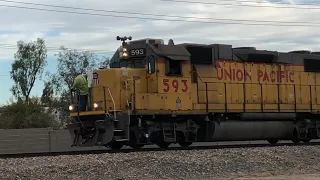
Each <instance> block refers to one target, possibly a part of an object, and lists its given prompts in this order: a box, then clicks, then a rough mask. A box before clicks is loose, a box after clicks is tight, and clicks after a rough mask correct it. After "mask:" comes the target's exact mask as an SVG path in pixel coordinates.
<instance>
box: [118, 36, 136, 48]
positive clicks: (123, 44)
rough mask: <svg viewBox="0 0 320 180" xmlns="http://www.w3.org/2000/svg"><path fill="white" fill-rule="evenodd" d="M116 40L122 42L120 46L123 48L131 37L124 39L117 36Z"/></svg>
mask: <svg viewBox="0 0 320 180" xmlns="http://www.w3.org/2000/svg"><path fill="white" fill-rule="evenodd" d="M117 40H118V41H122V46H125V45H126V44H127V42H126V40H129V41H131V40H132V37H131V36H129V37H127V36H124V37H120V36H117Z"/></svg>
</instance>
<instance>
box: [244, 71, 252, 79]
mask: <svg viewBox="0 0 320 180" xmlns="http://www.w3.org/2000/svg"><path fill="white" fill-rule="evenodd" d="M248 78H249V79H250V80H251V75H250V74H249V73H248V71H247V70H244V79H245V80H248Z"/></svg>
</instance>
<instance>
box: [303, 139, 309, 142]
mask: <svg viewBox="0 0 320 180" xmlns="http://www.w3.org/2000/svg"><path fill="white" fill-rule="evenodd" d="M310 141H311V139H304V140H302V142H304V143H308V142H310Z"/></svg>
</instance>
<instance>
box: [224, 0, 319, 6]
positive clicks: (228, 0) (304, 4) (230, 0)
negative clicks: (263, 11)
mask: <svg viewBox="0 0 320 180" xmlns="http://www.w3.org/2000/svg"><path fill="white" fill-rule="evenodd" d="M223 1H224V2H236V3H237V2H241V3H257V4H280V5H289V6H309V7H310V6H318V7H319V6H320V4H308V3H298V4H296V3H295V4H290V3H285V2H270V1H267V2H266V1H261V0H260V1H248V0H238V1H237V0H223Z"/></svg>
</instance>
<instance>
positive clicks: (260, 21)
mask: <svg viewBox="0 0 320 180" xmlns="http://www.w3.org/2000/svg"><path fill="white" fill-rule="evenodd" d="M0 1H2V2H10V3H18V4H28V5H36V6H46V7H58V8H67V9H75V10H85V11H98V12H107V13H119V14H134V15H144V16H157V17H170V18H184V19H185V18H193V19H199V20H200V19H201V20H219V21H220V20H223V21H235V22H258V23H266V22H267V23H297V24H310V23H312V24H320V23H314V22H299V21H298V22H293V21H291V22H290V21H266V20H240V19H230V18H207V17H194V16H193V17H192V16H174V15H165V14H151V13H137V12H126V11H111V10H104V9H92V8H81V7H72V6H58V5H51V4H39V3H26V2H22V1H10V0H0ZM164 1H166V0H164ZM169 1H170V0H169ZM229 1H231V0H229ZM240 2H242V1H240ZM244 2H246V1H244ZM319 9H320V8H319Z"/></svg>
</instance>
